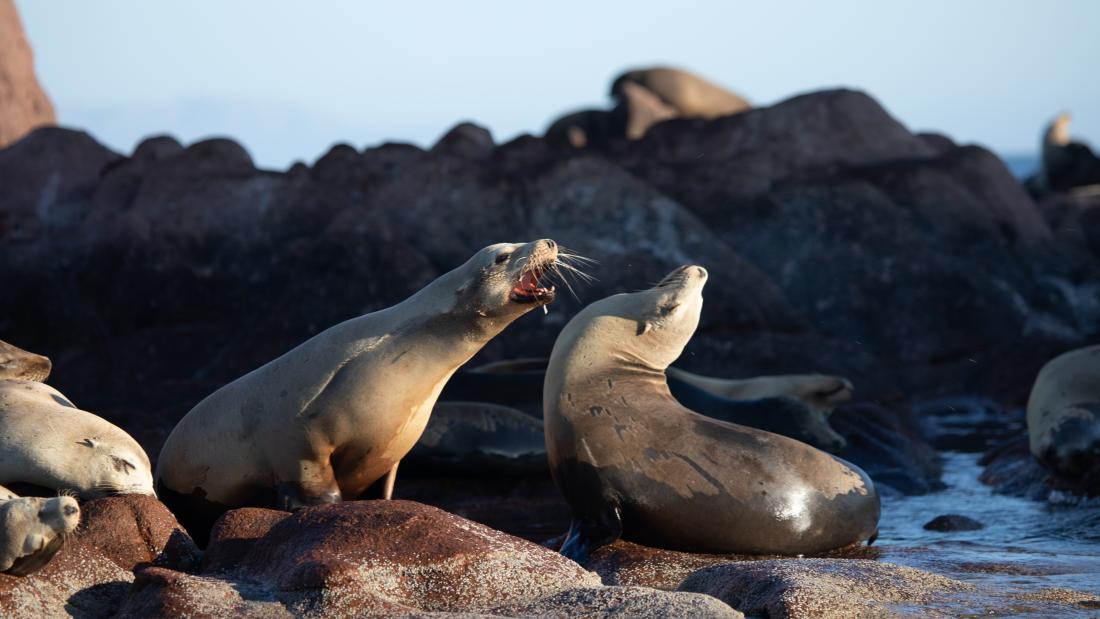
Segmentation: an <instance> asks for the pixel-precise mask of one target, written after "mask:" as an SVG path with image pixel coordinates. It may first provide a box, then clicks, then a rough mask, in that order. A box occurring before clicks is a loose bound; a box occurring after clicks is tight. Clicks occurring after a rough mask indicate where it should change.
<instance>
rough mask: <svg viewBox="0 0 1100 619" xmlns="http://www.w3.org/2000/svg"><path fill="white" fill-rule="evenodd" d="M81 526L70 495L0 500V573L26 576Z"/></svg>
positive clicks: (48, 558)
mask: <svg viewBox="0 0 1100 619" xmlns="http://www.w3.org/2000/svg"><path fill="white" fill-rule="evenodd" d="M78 524H80V506H78V505H77V504H76V499H74V498H72V497H69V496H60V497H55V498H38V497H26V498H12V499H6V500H0V572H4V573H6V574H12V575H15V576H26V575H28V574H31V573H33V572H36V571H38V570H40V569H42V568H43V567H45V566H46V564H47V563H49V562H50V559H52V558H53V557H54V555H56V554H57V551H58V550H61V547H62V546H64V544H65V540H66V539H67V538H68V537H69V536H70V535H72V533H73V531H75V530H76V527H77V525H78Z"/></svg>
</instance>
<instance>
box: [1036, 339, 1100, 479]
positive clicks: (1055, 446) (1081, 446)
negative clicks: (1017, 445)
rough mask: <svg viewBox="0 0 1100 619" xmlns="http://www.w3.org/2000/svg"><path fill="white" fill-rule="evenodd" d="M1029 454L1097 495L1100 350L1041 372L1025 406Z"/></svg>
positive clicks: (1082, 351)
mask: <svg viewBox="0 0 1100 619" xmlns="http://www.w3.org/2000/svg"><path fill="white" fill-rule="evenodd" d="M1027 433H1028V442H1029V447H1030V448H1031V453H1032V455H1034V456H1035V458H1036V459H1038V460H1039V462H1040V463H1042V464H1043V466H1045V467H1047V468H1048V469H1050V470H1051V471H1054V472H1055V473H1056V474H1057V475H1059V476H1060V477H1063V478H1065V479H1067V480H1071V481H1074V482H1076V483H1077V484H1079V485H1080V486H1081V487H1083V488H1085V489H1086V491H1088V492H1090V493H1092V492H1095V493H1100V345H1096V346H1087V347H1085V348H1079V349H1077V350H1072V351H1070V352H1067V353H1065V354H1063V355H1060V356H1058V357H1055V358H1054V359H1052V360H1051V361H1049V362H1048V363H1047V364H1046V365H1044V366H1043V368H1042V369H1041V370H1039V375H1038V377H1037V378H1036V379H1035V384H1034V385H1033V386H1032V388H1031V396H1030V397H1029V398H1028V401H1027Z"/></svg>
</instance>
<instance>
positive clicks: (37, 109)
mask: <svg viewBox="0 0 1100 619" xmlns="http://www.w3.org/2000/svg"><path fill="white" fill-rule="evenodd" d="M54 122H55V120H54V112H53V105H52V104H51V103H50V99H49V97H47V96H46V93H45V92H43V91H42V87H41V86H39V85H38V79H37V78H36V77H35V75H34V58H33V54H32V53H31V46H30V44H29V43H28V42H27V37H26V35H24V34H23V24H22V23H21V22H20V20H19V12H18V11H17V10H16V8H15V0H0V147H4V146H7V145H8V144H11V143H12V142H14V141H16V140H18V139H19V138H21V137H23V136H24V135H25V134H26V133H27V132H28V131H30V130H32V129H34V128H35V127H41V126H43V125H52V124H54Z"/></svg>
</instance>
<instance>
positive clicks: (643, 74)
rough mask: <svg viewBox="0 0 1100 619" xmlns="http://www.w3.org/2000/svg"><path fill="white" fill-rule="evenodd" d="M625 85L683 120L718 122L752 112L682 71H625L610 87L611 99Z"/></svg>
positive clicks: (620, 94) (745, 104)
mask: <svg viewBox="0 0 1100 619" xmlns="http://www.w3.org/2000/svg"><path fill="white" fill-rule="evenodd" d="M628 83H633V84H637V85H639V86H641V87H643V88H645V89H646V90H648V91H649V92H651V93H653V94H654V95H655V96H656V97H657V98H658V99H659V100H660V101H662V102H663V103H664V104H665V105H668V106H669V107H671V108H673V109H674V110H675V111H676V112H677V114H678V115H679V116H683V117H688V118H708V119H710V118H720V117H722V116H729V115H730V114H737V113H739V112H744V111H746V110H749V109H752V104H750V103H749V102H748V101H746V100H745V99H743V98H741V97H739V96H738V95H736V94H734V93H732V92H730V91H728V90H726V89H725V88H722V87H721V86H718V85H717V84H714V83H712V82H710V81H708V80H705V79H703V78H702V77H699V76H698V75H695V74H694V73H691V72H688V71H684V70H683V69H673V68H670V67H650V68H647V69H634V70H631V71H626V72H624V73H622V74H621V75H619V76H618V77H617V78H615V81H614V82H612V83H611V96H612V97H615V98H617V99H619V98H622V97H623V96H624V89H625V86H626V84H628Z"/></svg>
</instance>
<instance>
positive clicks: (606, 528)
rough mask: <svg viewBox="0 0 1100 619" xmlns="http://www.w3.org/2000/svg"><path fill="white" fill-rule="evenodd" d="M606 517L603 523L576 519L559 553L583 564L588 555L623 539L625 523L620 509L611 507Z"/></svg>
mask: <svg viewBox="0 0 1100 619" xmlns="http://www.w3.org/2000/svg"><path fill="white" fill-rule="evenodd" d="M609 507H610V506H609ZM604 516H605V517H604V518H602V519H601V520H602V522H593V521H591V520H578V519H576V518H574V519H573V521H572V522H571V523H570V524H569V532H568V533H566V534H565V541H564V542H562V545H561V550H559V551H558V552H560V553H561V554H562V555H563V556H564V557H566V558H568V559H572V560H573V561H576V562H577V563H581V564H583V562H584V561H586V560H588V554H589V553H590V552H591V551H593V550H595V549H597V548H599V547H601V546H606V545H607V544H610V543H611V542H613V541H615V540H617V539H619V538H620V537H622V535H623V522H622V519H621V517H620V514H619V508H618V507H611V508H610V509H608V510H607V513H605V514H604Z"/></svg>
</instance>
